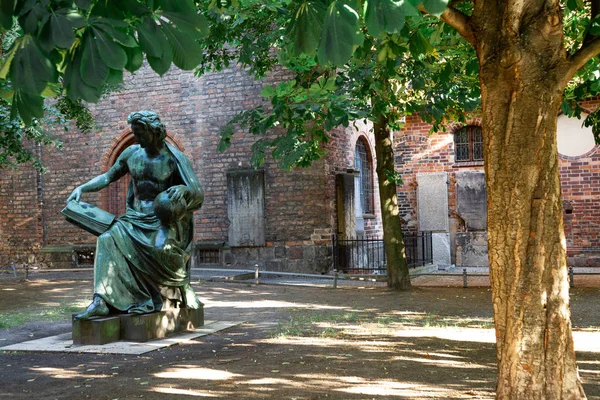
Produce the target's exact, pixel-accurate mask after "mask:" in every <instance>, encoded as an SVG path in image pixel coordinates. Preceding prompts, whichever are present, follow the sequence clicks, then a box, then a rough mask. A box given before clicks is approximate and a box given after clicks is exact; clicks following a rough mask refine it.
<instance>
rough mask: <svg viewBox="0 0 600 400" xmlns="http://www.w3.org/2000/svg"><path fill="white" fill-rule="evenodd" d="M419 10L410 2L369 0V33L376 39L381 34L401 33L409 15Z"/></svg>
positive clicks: (367, 12) (415, 13) (367, 19)
mask: <svg viewBox="0 0 600 400" xmlns="http://www.w3.org/2000/svg"><path fill="white" fill-rule="evenodd" d="M417 13H418V12H417V10H416V9H415V8H414V7H413V5H412V4H411V3H410V2H409V1H408V0H401V1H394V0H369V1H368V2H367V9H366V11H365V23H366V25H367V29H368V30H369V33H370V34H371V35H373V36H375V37H377V36H380V35H381V33H383V32H387V33H399V32H400V31H401V30H402V28H403V27H404V20H405V19H406V17H407V16H409V15H417Z"/></svg>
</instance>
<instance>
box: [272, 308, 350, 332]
mask: <svg viewBox="0 0 600 400" xmlns="http://www.w3.org/2000/svg"><path fill="white" fill-rule="evenodd" d="M288 311H289V312H290V313H292V315H291V316H290V318H289V319H288V320H287V321H285V322H281V323H279V324H278V326H277V328H276V329H275V332H274V333H273V335H272V337H274V338H279V339H283V338H286V337H293V336H295V337H308V336H315V337H339V336H340V335H342V334H343V324H349V323H361V322H362V318H361V316H360V314H359V313H358V312H356V311H349V312H344V313H332V312H319V311H313V310H299V309H296V308H294V309H288ZM321 325H328V326H325V327H323V326H321ZM331 325H336V326H340V328H335V327H333V326H331Z"/></svg>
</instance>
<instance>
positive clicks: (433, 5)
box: [423, 0, 581, 17]
mask: <svg viewBox="0 0 600 400" xmlns="http://www.w3.org/2000/svg"><path fill="white" fill-rule="evenodd" d="M578 1H581V0H578ZM447 6H448V0H423V7H424V8H425V10H427V12H428V13H429V14H431V15H435V16H436V17H439V16H440V15H442V13H443V12H444V10H445V9H446V7H447Z"/></svg>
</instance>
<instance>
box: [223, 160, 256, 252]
mask: <svg viewBox="0 0 600 400" xmlns="http://www.w3.org/2000/svg"><path fill="white" fill-rule="evenodd" d="M264 186H265V178H264V171H256V170H253V169H252V170H232V171H228V172H227V217H228V218H229V245H230V246H264V245H265V216H264V208H265V199H264Z"/></svg>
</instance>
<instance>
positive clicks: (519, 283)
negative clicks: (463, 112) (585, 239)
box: [442, 0, 600, 399]
mask: <svg viewBox="0 0 600 400" xmlns="http://www.w3.org/2000/svg"><path fill="white" fill-rule="evenodd" d="M562 13H563V10H562V9H561V8H560V6H559V4H558V2H557V1H555V0H538V1H530V0H524V1H511V0H509V1H507V2H488V1H476V2H475V7H474V10H473V13H472V15H471V16H470V17H467V16H466V15H464V14H461V13H460V12H459V11H457V10H456V9H453V8H452V7H449V8H448V9H447V10H446V11H445V12H444V14H443V15H442V19H443V20H444V21H445V22H447V23H449V24H450V25H452V26H454V27H455V28H457V30H458V31H459V32H460V33H461V35H462V36H463V37H465V38H466V39H467V40H468V41H469V42H470V43H471V44H473V46H474V47H475V48H476V50H477V56H478V58H479V62H480V82H481V91H482V104H483V136H484V154H485V173H486V186H487V199H488V246H489V262H490V277H491V282H492V293H493V303H494V323H495V327H496V343H497V357H498V384H497V392H496V395H497V397H498V398H500V399H580V398H585V394H584V392H583V389H582V386H581V383H580V381H579V377H578V372H577V364H576V360H575V351H574V348H573V337H572V330H571V321H570V310H569V284H568V276H567V262H566V241H565V236H564V229H563V214H562V201H561V192H560V180H559V166H558V151H557V141H556V119H557V116H558V112H559V109H560V104H561V102H562V95H563V92H564V89H565V86H566V84H567V83H568V81H569V80H570V79H571V77H572V76H573V74H574V73H575V71H577V69H579V68H581V67H582V66H583V65H584V63H585V62H586V61H587V60H589V58H590V57H591V56H593V55H594V54H598V52H599V51H600V45H599V44H598V40H595V41H592V43H591V45H590V46H587V47H585V48H582V49H581V50H580V51H579V52H578V53H576V54H575V55H574V56H572V57H569V56H568V55H567V53H566V51H565V48H564V44H563V42H564V38H563V25H562Z"/></svg>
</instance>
